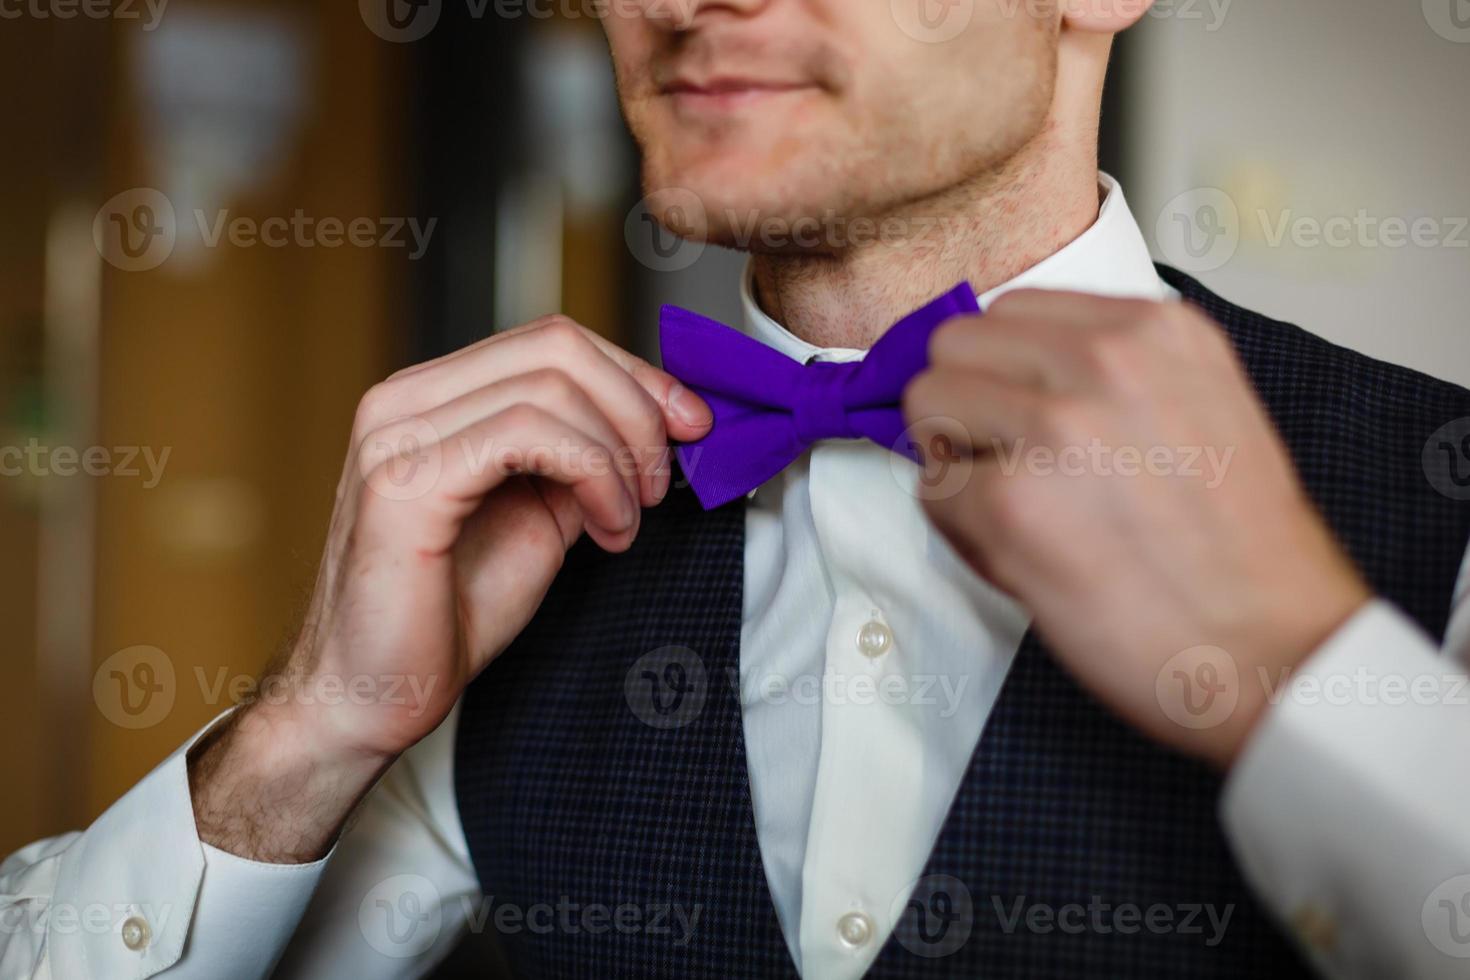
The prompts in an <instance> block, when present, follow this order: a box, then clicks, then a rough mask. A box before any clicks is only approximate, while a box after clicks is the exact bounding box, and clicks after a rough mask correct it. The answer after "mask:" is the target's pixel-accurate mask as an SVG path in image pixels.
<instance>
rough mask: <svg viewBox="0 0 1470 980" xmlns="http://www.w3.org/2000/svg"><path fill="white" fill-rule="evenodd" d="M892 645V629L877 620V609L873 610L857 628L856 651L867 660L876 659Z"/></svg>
mask: <svg viewBox="0 0 1470 980" xmlns="http://www.w3.org/2000/svg"><path fill="white" fill-rule="evenodd" d="M891 646H893V631H892V630H890V629H889V628H888V627H887V626H885V625H884V624H883V623H881V622H879V621H878V611H877V610H876V609H875V610H873V618H872V619H870V620H868V621H867V622H866V623H864V624H863V625H862V628H861V629H859V630H858V635H857V648H858V653H861V654H862V655H863V656H865V657H867V658H868V659H869V660H877V659H878V658H879V657H881V656H883V654H885V653H887V652H888V648H889V647H891Z"/></svg>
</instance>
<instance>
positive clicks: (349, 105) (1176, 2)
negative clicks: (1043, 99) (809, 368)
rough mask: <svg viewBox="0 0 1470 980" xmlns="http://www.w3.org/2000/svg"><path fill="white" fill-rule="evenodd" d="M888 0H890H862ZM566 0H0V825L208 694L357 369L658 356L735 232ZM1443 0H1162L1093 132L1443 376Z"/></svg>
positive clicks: (115, 783)
mask: <svg viewBox="0 0 1470 980" xmlns="http://www.w3.org/2000/svg"><path fill="white" fill-rule="evenodd" d="M853 2H879V0H853ZM593 7H594V5H593V3H592V0H525V2H519V0H518V2H515V3H503V2H502V3H494V2H488V0H416V2H413V3H409V2H405V0H388V2H386V3H385V2H381V0H361V2H360V3H359V4H351V3H344V2H342V0H337V2H332V3H327V2H320V0H289V2H283V0H172V2H167V0H153V2H152V3H145V2H144V0H111V2H101V0H98V2H95V3H90V4H78V3H75V2H69V0H25V3H19V2H16V3H6V4H3V5H0V82H3V90H4V91H5V92H6V97H5V99H4V101H3V103H0V135H3V139H4V147H5V152H4V153H3V154H0V195H3V196H0V200H3V204H4V209H3V219H0V465H3V473H0V556H3V559H0V623H3V624H4V629H3V632H0V644H3V647H0V649H3V651H4V653H3V669H4V678H5V682H4V683H3V684H0V721H3V726H4V727H3V732H0V737H3V738H4V740H5V742H6V744H7V745H9V746H10V749H9V751H7V752H5V753H3V762H0V786H3V787H4V788H5V791H6V797H7V802H6V805H5V806H4V807H0V856H3V855H5V854H8V853H10V852H11V851H12V850H14V849H15V848H16V847H18V846H20V845H21V844H23V843H25V842H27V841H30V840H32V839H35V838H37V837H41V836H47V835H50V834H54V833H57V832H59V831H62V830H64V829H67V828H80V827H83V826H85V825H86V824H87V823H88V822H90V821H91V820H92V819H93V818H95V816H96V815H97V814H98V813H100V812H101V811H102V810H103V809H104V808H105V807H106V806H107V805H108V803H109V802H110V801H112V800H113V799H114V798H116V797H117V796H118V795H119V794H121V793H122V792H124V791H125V790H126V789H127V788H128V787H129V786H130V785H131V784H132V783H134V782H135V781H136V780H137V779H138V778H139V777H141V776H142V775H143V774H145V773H146V772H147V771H148V770H149V769H150V768H152V767H153V766H154V765H156V764H157V763H158V762H159V761H160V760H161V759H162V758H163V757H164V756H166V755H167V754H168V753H169V752H170V751H171V750H172V749H173V748H175V747H176V746H177V745H178V744H179V743H180V742H182V741H183V740H184V739H186V738H187V737H188V736H189V735H191V734H192V733H193V732H194V731H195V730H196V729H197V728H198V727H199V726H201V725H202V724H204V723H205V722H206V721H207V720H208V719H209V718H211V717H213V716H214V715H215V714H217V713H218V712H219V711H220V710H222V709H223V708H224V707H226V706H227V705H228V704H229V703H230V702H231V698H232V697H236V696H238V694H239V691H240V690H241V685H242V684H243V683H245V682H246V680H247V679H248V678H250V677H251V676H253V675H254V674H255V673H256V672H257V671H259V670H260V668H261V667H262V666H263V664H264V663H265V662H266V661H267V660H268V659H269V658H270V657H271V656H272V655H273V654H274V653H275V652H276V651H278V650H279V649H280V648H281V646H282V645H283V644H284V643H286V642H287V641H288V639H289V638H290V636H291V631H292V629H293V627H294V625H295V624H296V621H297V618H298V616H299V613H300V610H301V607H302V605H303V604H304V600H305V597H306V595H307V593H308V591H309V589H310V586H311V583H312V579H313V576H314V572H315V566H316V561H317V557H318V554H319V550H320V547H321V542H322V539H323V536H324V532H325V528H326V524H327V518H328V516H329V514H330V509H331V505H332V494H333V488H334V486H335V483H336V479H337V476H338V473H339V470H340V467H341V461H342V458H343V456H344V453H345V451H346V449H347V433H348V429H349V424H350V420H351V416H352V411H353V408H354V406H355V404H356V400H357V398H358V396H359V395H360V394H361V393H362V392H363V391H364V390H365V389H366V388H367V387H368V386H369V385H371V384H372V383H374V382H375V381H377V380H380V379H381V378H382V377H384V376H385V375H386V374H388V373H390V372H391V371H392V370H394V369H395V368H397V367H400V366H402V365H405V364H408V363H411V362H414V361H418V360H422V359H424V358H427V357H430V356H433V355H436V354H439V353H442V352H445V351H448V350H451V349H454V348H457V347H460V346H463V345H464V344H466V343H469V342H471V341H473V340H475V339H478V338H480V337H482V336H484V335H486V334H487V333H488V332H490V331H492V330H494V329H497V328H503V327H506V326H510V325H514V324H516V323H519V322H523V321H525V320H527V319H530V318H532V317H534V316H536V315H539V314H542V313H546V312H551V311H556V310H561V311H564V312H566V313H568V314H570V315H571V316H572V317H574V318H576V319H578V320H579V321H581V322H582V323H584V324H586V325H588V326H590V327H593V328H595V329H597V330H599V331H601V332H603V333H605V334H606V335H608V336H609V337H611V338H613V339H615V340H616V341H618V342H619V343H622V344H624V345H625V346H628V347H631V348H634V349H636V350H638V351H640V352H642V353H645V354H651V353H652V351H651V341H652V338H653V335H654V326H655V322H656V320H655V317H656V309H657V307H658V305H659V304H660V303H662V302H677V303H681V304H683V305H687V306H691V307H694V308H696V309H699V310H701V311H703V312H706V313H708V314H710V315H712V316H716V317H722V318H734V317H735V315H736V314H735V310H736V309H737V305H736V291H735V290H736V277H737V276H738V273H739V270H740V268H741V263H742V260H741V258H740V257H739V256H736V255H734V254H731V253H726V252H722V251H719V250H714V249H709V250H705V249H699V248H696V247H692V246H688V245H680V244H679V243H677V242H674V241H672V240H669V239H665V238H663V237H661V236H660V235H659V234H658V233H656V232H655V231H654V230H653V229H652V227H651V225H650V224H649V223H648V221H647V220H646V216H645V215H644V214H643V212H642V211H641V209H640V208H639V206H638V197H639V191H638V187H637V179H636V178H637V174H636V161H635V159H634V156H633V152H632V148H631V146H630V144H629V141H628V139H627V137H626V135H625V133H624V132H623V130H622V126H621V122H620V119H619V117H618V113H617V106H616V101H615V97H614V93H613V89H612V83H611V76H610V70H609V66H608V63H607V55H606V51H605V48H604V46H603V42H602V38H601V33H600V28H599V25H598V23H597V21H596V19H595V18H594V17H592V16H591V15H590V12H591V11H592V10H593ZM1467 91H1470V3H1467V2H1466V0H1422V3H1418V2H1413V0H1410V2H1402V3H1396V4H1384V3H1382V2H1381V0H1293V2H1292V3H1289V4H1281V3H1271V4H1266V3H1260V2H1245V0H1240V2H1232V0H1160V3H1159V5H1158V6H1157V7H1156V8H1155V10H1154V11H1153V12H1152V13H1151V14H1150V15H1149V16H1148V17H1147V18H1146V19H1145V21H1144V23H1143V24H1142V25H1141V26H1140V27H1139V28H1138V29H1137V30H1136V31H1135V32H1134V33H1133V34H1132V35H1130V36H1129V37H1128V38H1127V39H1126V40H1125V41H1124V43H1123V44H1122V45H1121V47H1120V50H1119V52H1118V56H1117V65H1116V75H1115V78H1114V83H1113V85H1112V86H1111V87H1110V89H1109V92H1108V98H1107V103H1108V104H1107V112H1106V119H1105V124H1104V141H1103V143H1104V145H1103V158H1104V165H1105V167H1106V168H1107V169H1109V170H1110V171H1112V172H1113V173H1115V174H1116V175H1117V176H1118V177H1120V178H1121V180H1122V183H1123V186H1124V188H1125V189H1126V190H1127V193H1128V196H1129V199H1130V202H1131V204H1132V205H1133V210H1134V213H1135V215H1136V216H1137V217H1138V220H1139V223H1140V224H1141V225H1142V227H1143V229H1144V231H1145V234H1146V235H1147V236H1148V237H1149V239H1150V240H1151V242H1152V243H1153V245H1154V248H1155V251H1156V254H1157V257H1158V258H1160V259H1161V260H1165V261H1168V262H1170V263H1171V264H1174V265H1176V266H1179V267H1182V268H1184V269H1185V270H1186V271H1191V272H1193V273H1195V274H1197V275H1199V276H1200V277H1201V278H1203V279H1204V280H1205V281H1206V283H1207V284H1209V285H1211V286H1212V287H1214V288H1215V289H1217V290H1218V291H1220V292H1223V293H1224V294H1225V295H1226V296H1227V297H1228V298H1231V299H1233V300H1235V301H1237V302H1239V303H1242V304H1243V305H1246V306H1250V307H1253V308H1255V309H1258V310H1261V311H1263V312H1265V313H1268V314H1271V315H1275V316H1278V317H1281V318H1283V319H1289V320H1293V321H1295V322H1297V323H1299V324H1301V325H1302V326H1304V327H1306V328H1308V329H1310V330H1313V331H1316V332H1318V333H1320V334H1323V335H1324V336H1327V337H1328V338H1330V339H1333V340H1335V341H1337V342H1339V343H1343V344H1346V345H1348V346H1351V347H1355V348H1358V349H1360V350H1363V351H1365V352H1367V353H1369V354H1372V355H1374V356H1377V357H1381V358H1384V359H1387V360H1390V361H1396V362H1399V363H1402V364H1407V365H1410V366H1412V367H1415V368H1418V369H1421V370H1424V371H1427V372H1429V373H1431V374H1435V375H1438V376H1441V377H1444V378H1448V379H1451V380H1454V381H1458V382H1459V383H1461V384H1467V385H1470V333H1467V324H1470V170H1467V166H1466V164H1467V161H1470V119H1467V117H1466V114H1465V110H1464V97H1465V93H1466V92H1467Z"/></svg>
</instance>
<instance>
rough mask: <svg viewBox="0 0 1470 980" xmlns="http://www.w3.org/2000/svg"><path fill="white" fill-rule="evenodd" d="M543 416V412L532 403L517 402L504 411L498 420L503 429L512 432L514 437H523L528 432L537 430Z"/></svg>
mask: <svg viewBox="0 0 1470 980" xmlns="http://www.w3.org/2000/svg"><path fill="white" fill-rule="evenodd" d="M542 415H543V413H542V410H541V409H539V408H537V407H536V406H535V405H533V404H531V403H530V402H517V403H516V404H514V405H511V406H510V407H508V408H505V409H503V410H502V411H501V412H500V415H499V417H498V418H499V421H500V424H501V425H502V426H503V427H505V428H506V429H509V430H511V434H512V435H521V434H524V433H525V432H526V430H529V429H532V428H535V426H536V425H537V423H538V422H540V420H541V418H542Z"/></svg>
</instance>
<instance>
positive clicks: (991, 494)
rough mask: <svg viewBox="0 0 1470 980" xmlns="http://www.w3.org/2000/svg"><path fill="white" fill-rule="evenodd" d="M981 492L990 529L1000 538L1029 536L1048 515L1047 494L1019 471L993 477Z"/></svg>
mask: <svg viewBox="0 0 1470 980" xmlns="http://www.w3.org/2000/svg"><path fill="white" fill-rule="evenodd" d="M980 496H981V499H982V500H983V501H984V503H983V504H982V506H983V508H984V511H985V514H986V516H987V524H988V526H989V529H990V531H991V533H992V534H994V536H995V537H996V539H997V540H998V541H1000V542H1003V543H1009V542H1014V541H1025V540H1029V539H1030V538H1031V537H1032V535H1033V533H1034V531H1035V530H1036V529H1037V528H1038V527H1039V525H1040V524H1041V522H1043V521H1045V520H1046V519H1047V514H1046V510H1045V506H1044V503H1045V498H1044V497H1043V496H1042V495H1041V494H1038V493H1036V492H1035V489H1034V488H1033V487H1031V486H1030V485H1029V481H1028V480H1026V479H1025V478H1024V477H1023V476H1020V475H1019V474H1016V475H1010V476H1001V477H999V478H997V479H993V480H990V481H989V482H988V483H987V484H986V486H985V488H984V490H983V491H982V492H981V494H980Z"/></svg>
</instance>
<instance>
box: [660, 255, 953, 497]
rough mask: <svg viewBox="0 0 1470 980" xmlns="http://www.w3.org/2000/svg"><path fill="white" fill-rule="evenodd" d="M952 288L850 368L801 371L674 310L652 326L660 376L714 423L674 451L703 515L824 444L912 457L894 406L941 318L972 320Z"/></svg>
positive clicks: (755, 344) (735, 334)
mask: <svg viewBox="0 0 1470 980" xmlns="http://www.w3.org/2000/svg"><path fill="white" fill-rule="evenodd" d="M979 312H980V305H979V303H978V302H977V301H976V299H975V292H974V290H972V289H971V288H970V284H969V283H960V284H959V285H958V286H956V287H955V288H954V289H952V290H950V291H949V292H948V293H946V294H944V295H943V296H941V297H939V299H937V300H935V301H934V302H932V303H930V304H929V305H928V306H925V307H924V308H923V309H921V310H918V311H916V312H914V313H911V314H909V315H908V316H906V317H904V318H903V319H902V320H900V321H899V322H898V323H896V324H894V326H893V327H892V328H891V329H889V331H888V332H887V333H885V334H884V335H883V336H882V337H881V338H879V340H878V342H877V343H876V344H874V345H873V349H872V350H870V351H869V352H868V355H867V357H865V358H864V359H863V360H861V361H857V362H855V363H851V364H828V363H820V362H819V363H813V364H801V363H799V362H797V361H795V360H792V359H791V358H789V357H787V356H786V355H784V354H781V353H779V352H777V351H775V350H772V349H771V348H770V347H767V346H766V345H765V344H762V343H761V342H760V341H758V340H754V339H752V338H750V337H747V336H745V335H744V334H742V333H740V332H739V331H736V330H732V329H730V328H729V327H727V326H725V325H724V324H722V323H718V322H716V321H714V320H709V319H706V318H705V317H702V316H700V315H698V314H697V313H691V312H690V311H688V310H683V309H680V308H678V307H677V306H666V307H664V308H663V315H662V318H661V320H660V323H659V337H660V342H661V345H662V347H663V357H664V369H665V370H667V371H668V372H669V373H670V374H672V375H673V376H674V377H676V378H678V379H679V380H680V381H681V382H683V383H684V384H685V385H686V386H687V387H689V388H690V389H691V390H693V391H694V392H696V393H697V394H699V395H700V397H702V398H703V399H704V400H705V401H706V402H708V403H709V406H710V409H711V410H712V411H713V412H714V416H715V423H714V427H713V428H712V429H710V431H709V434H708V435H706V436H705V437H704V438H703V439H701V440H699V441H698V442H694V443H689V444H688V445H684V446H680V447H679V448H678V455H679V462H680V464H681V466H682V467H683V470H684V475H685V477H686V478H687V479H688V480H689V483H690V485H691V486H692V487H693V488H694V493H695V495H696V496H697V497H699V502H700V503H701V504H703V505H704V507H705V509H706V510H709V509H712V508H715V507H719V506H720V505H722V504H725V503H728V502H729V501H731V500H735V499H736V498H738V497H741V496H744V495H745V494H747V493H749V492H750V491H751V490H754V489H755V488H756V487H759V486H760V485H761V484H763V483H765V482H766V481H767V480H769V479H771V477H773V476H775V475H776V474H777V473H780V472H781V471H782V470H784V469H785V468H786V467H788V466H790V465H791V464H792V463H793V462H795V461H796V460H797V459H798V458H800V456H801V454H802V453H804V452H806V450H807V449H808V448H810V447H811V446H812V445H813V444H815V443H818V442H821V441H822V440H824V439H868V440H871V441H872V442H875V443H877V444H878V445H880V446H882V447H883V448H885V449H891V450H893V451H894V452H897V453H901V454H904V455H907V456H909V458H911V459H912V458H914V457H913V453H914V450H913V448H912V446H911V445H910V444H909V441H908V440H906V439H904V438H902V436H903V428H904V427H903V413H902V410H901V407H900V401H901V399H902V397H903V390H904V388H905V387H907V386H908V383H909V381H910V380H911V379H912V378H913V377H914V375H916V374H918V373H919V372H920V371H922V370H924V368H925V367H926V366H927V365H928V362H929V335H930V334H932V333H933V332H934V331H935V329H936V328H938V326H939V325H940V324H941V323H943V322H944V321H945V320H948V319H950V318H951V317H954V316H959V315H961V314H965V313H979Z"/></svg>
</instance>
